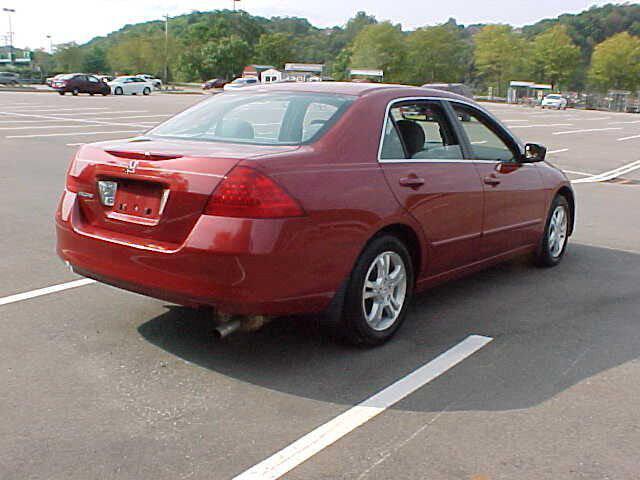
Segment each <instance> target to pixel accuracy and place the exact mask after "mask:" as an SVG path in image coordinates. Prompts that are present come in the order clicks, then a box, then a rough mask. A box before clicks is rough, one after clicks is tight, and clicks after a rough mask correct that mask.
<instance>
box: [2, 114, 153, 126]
mask: <svg viewBox="0 0 640 480" xmlns="http://www.w3.org/2000/svg"><path fill="white" fill-rule="evenodd" d="M0 115H7V112H0ZM9 115H15V116H19V117H32V118H44V119H46V120H57V121H62V122H80V123H92V124H94V125H114V126H116V127H140V126H144V125H140V124H136V123H114V122H102V121H98V120H87V119H85V118H65V117H61V116H53V115H35V114H29V113H10V114H9ZM61 115H62V114H61Z"/></svg>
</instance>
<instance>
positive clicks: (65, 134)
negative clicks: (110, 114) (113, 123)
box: [5, 130, 144, 138]
mask: <svg viewBox="0 0 640 480" xmlns="http://www.w3.org/2000/svg"><path fill="white" fill-rule="evenodd" d="M141 132H144V130H111V131H103V132H72V133H43V134H35V135H7V136H6V137H5V138H38V137H73V136H76V135H103V134H107V133H141Z"/></svg>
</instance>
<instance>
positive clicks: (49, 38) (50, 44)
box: [47, 35, 53, 54]
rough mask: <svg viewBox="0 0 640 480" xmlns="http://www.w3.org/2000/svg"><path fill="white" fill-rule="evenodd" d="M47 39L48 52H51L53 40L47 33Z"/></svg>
mask: <svg viewBox="0 0 640 480" xmlns="http://www.w3.org/2000/svg"><path fill="white" fill-rule="evenodd" d="M47 40H49V53H50V54H53V40H52V39H51V35H47Z"/></svg>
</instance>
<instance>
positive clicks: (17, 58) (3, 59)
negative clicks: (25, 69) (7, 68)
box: [0, 47, 31, 65]
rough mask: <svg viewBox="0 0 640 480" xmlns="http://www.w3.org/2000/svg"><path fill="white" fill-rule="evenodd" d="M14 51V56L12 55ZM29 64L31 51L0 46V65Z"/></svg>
mask: <svg viewBox="0 0 640 480" xmlns="http://www.w3.org/2000/svg"><path fill="white" fill-rule="evenodd" d="M11 52H13V56H12V55H11ZM10 63H13V64H17V65H29V64H30V63H31V52H30V51H28V50H22V49H19V48H13V49H11V48H10V47H0V65H7V64H10Z"/></svg>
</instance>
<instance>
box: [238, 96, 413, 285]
mask: <svg viewBox="0 0 640 480" xmlns="http://www.w3.org/2000/svg"><path fill="white" fill-rule="evenodd" d="M385 106H386V103H385V104H384V106H380V105H375V104H372V103H371V102H368V101H360V100H358V101H356V102H355V103H354V104H353V105H352V106H351V108H350V109H349V110H348V111H347V112H345V114H344V115H343V117H342V118H341V119H340V120H339V121H338V122H337V123H336V124H335V125H334V126H333V127H332V128H331V129H330V130H329V131H328V132H327V133H326V134H325V135H324V137H322V138H321V139H320V140H319V141H318V142H316V143H314V144H312V145H307V146H303V147H301V148H300V149H299V150H298V151H296V152H295V153H286V154H283V155H277V156H269V157H268V158H261V159H256V160H250V161H247V162H246V164H247V165H249V166H253V167H254V168H258V169H259V170H261V171H263V172H264V173H266V174H268V175H269V176H271V178H273V179H275V180H276V181H277V182H278V183H279V184H280V185H282V186H283V187H284V188H285V189H286V190H287V191H288V192H289V193H290V194H291V195H292V196H293V197H294V198H295V199H296V200H298V201H299V202H300V204H301V205H302V207H303V208H304V210H305V212H306V216H305V217H304V218H302V219H298V220H296V221H292V222H291V225H290V228H289V229H288V230H287V229H285V231H287V235H288V236H289V237H290V240H291V241H290V243H289V248H294V249H296V250H298V251H299V252H300V257H299V258H300V263H299V264H298V265H295V266H293V268H292V269H291V271H292V272H296V274H295V277H296V279H297V281H300V282H303V283H304V282H309V279H313V280H311V283H309V287H310V288H311V284H312V283H318V282H319V285H318V286H319V287H320V288H325V289H326V290H335V289H336V288H337V287H339V285H340V284H341V283H342V282H344V280H345V279H346V278H347V276H348V275H349V273H350V272H351V270H352V268H353V266H354V264H355V261H356V260H357V258H358V256H359V255H360V252H361V251H362V249H363V248H364V246H365V245H366V243H367V242H368V241H369V240H370V239H371V238H372V236H374V235H375V233H376V232H378V231H379V230H380V229H382V228H384V227H385V226H388V225H390V224H396V223H400V224H404V225H407V226H409V227H411V228H412V229H413V230H414V231H415V232H416V233H417V234H418V235H420V227H419V226H418V225H417V224H416V222H415V220H413V218H412V217H410V216H409V215H408V214H406V212H405V210H404V209H403V208H402V207H401V206H400V205H399V203H398V202H397V200H396V198H395V197H394V195H393V194H392V192H391V191H390V189H389V187H388V184H387V181H386V179H385V176H384V174H383V171H382V169H381V168H380V167H379V165H378V162H377V151H378V140H379V138H380V131H381V130H380V128H381V124H382V120H381V119H382V117H383V116H384V107H385ZM313 288H315V287H313Z"/></svg>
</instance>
